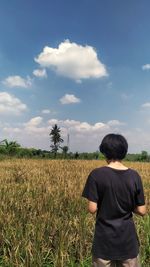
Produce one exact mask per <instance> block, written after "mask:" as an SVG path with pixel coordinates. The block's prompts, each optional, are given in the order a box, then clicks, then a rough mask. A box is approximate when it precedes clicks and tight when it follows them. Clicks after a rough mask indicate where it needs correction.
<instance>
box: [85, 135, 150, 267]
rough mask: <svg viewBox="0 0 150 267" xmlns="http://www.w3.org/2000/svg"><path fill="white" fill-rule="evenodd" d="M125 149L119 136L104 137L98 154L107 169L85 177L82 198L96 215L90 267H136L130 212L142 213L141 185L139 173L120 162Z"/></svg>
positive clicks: (136, 240)
mask: <svg viewBox="0 0 150 267" xmlns="http://www.w3.org/2000/svg"><path fill="white" fill-rule="evenodd" d="M127 150H128V143H127V141H126V139H125V138H124V137H123V136H122V135H120V134H108V135H106V136H105V137H104V138H103V140H102V142H101V144H100V151H101V153H102V154H103V155H104V156H105V158H106V162H107V164H108V165H107V166H103V167H99V168H96V169H94V170H93V171H92V172H91V173H90V174H89V176H88V178H87V180H86V183H85V186H84V189H83V192H82V197H84V198H87V199H88V210H89V212H90V213H95V212H96V223H95V231H94V238H93V244H92V267H104V266H107V267H140V266H141V265H140V257H139V247H140V242H139V238H138V235H137V232H136V228H135V224H134V221H133V218H132V217H133V213H136V214H138V215H140V216H144V215H145V214H146V206H145V197H144V191H143V184H142V180H141V177H140V175H139V173H138V172H137V171H136V170H134V169H132V168H127V167H126V166H125V165H124V164H123V163H122V160H123V159H124V158H125V156H126V153H127Z"/></svg>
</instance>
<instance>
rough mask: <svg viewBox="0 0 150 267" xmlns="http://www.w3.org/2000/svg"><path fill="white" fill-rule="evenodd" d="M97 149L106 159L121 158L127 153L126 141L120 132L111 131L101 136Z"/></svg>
mask: <svg viewBox="0 0 150 267" xmlns="http://www.w3.org/2000/svg"><path fill="white" fill-rule="evenodd" d="M99 150H100V152H101V153H102V154H103V155H104V156H105V157H106V158H107V159H108V160H111V159H113V160H122V159H123V158H125V156H126V154H127V151H128V143H127V140H126V139H125V137H124V136H122V135H121V134H114V133H111V134H107V135H106V136H105V137H104V138H103V140H102V142H101V144H100V146H99Z"/></svg>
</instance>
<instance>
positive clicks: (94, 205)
mask: <svg viewBox="0 0 150 267" xmlns="http://www.w3.org/2000/svg"><path fill="white" fill-rule="evenodd" d="M88 211H89V212H90V213H92V214H94V213H95V212H96V211H97V203H96V202H93V201H90V200H89V201H88Z"/></svg>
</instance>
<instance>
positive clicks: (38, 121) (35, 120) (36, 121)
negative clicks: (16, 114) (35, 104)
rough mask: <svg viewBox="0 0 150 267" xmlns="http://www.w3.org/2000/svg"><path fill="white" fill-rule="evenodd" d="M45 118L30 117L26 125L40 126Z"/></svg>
mask: <svg viewBox="0 0 150 267" xmlns="http://www.w3.org/2000/svg"><path fill="white" fill-rule="evenodd" d="M42 120H43V118H42V117H40V116H38V117H34V118H32V119H30V120H29V121H28V122H26V123H25V126H26V127H32V126H38V125H39V124H41V122H42Z"/></svg>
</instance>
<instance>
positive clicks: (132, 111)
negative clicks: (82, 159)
mask: <svg viewBox="0 0 150 267" xmlns="http://www.w3.org/2000/svg"><path fill="white" fill-rule="evenodd" d="M149 10H150V2H149V1H148V0H147V1H146V0H143V1H140V0H133V1H129V0H126V1H120V0H112V1H109V0H80V1H79V0H76V1H73V0H61V1H60V0H59V1H56V0H55V1H52V0H45V1H36V0H30V1H20V0H13V1H8V0H2V1H0V34H1V38H0V113H1V119H0V134H1V139H4V138H8V139H9V140H12V139H13V140H17V141H18V142H20V143H21V145H23V146H27V147H39V148H44V149H49V146H50V140H49V132H50V129H51V127H52V126H53V125H54V123H57V124H58V125H59V126H60V127H61V130H62V135H63V138H64V140H65V142H64V144H66V140H67V135H68V134H69V135H70V150H72V151H95V150H97V149H98V146H99V143H100V141H101V139H102V137H103V136H104V135H105V134H107V133H109V132H115V133H121V134H123V135H124V136H125V137H126V138H127V140H128V143H129V152H140V151H141V150H147V151H149V152H150V137H149V136H150V135H149V133H150V18H149Z"/></svg>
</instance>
